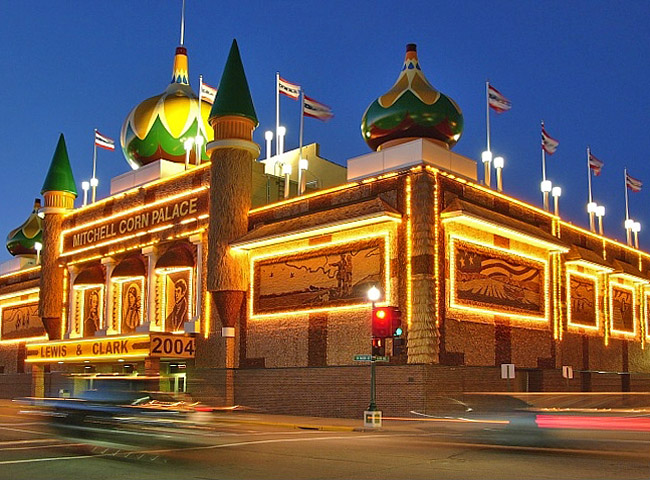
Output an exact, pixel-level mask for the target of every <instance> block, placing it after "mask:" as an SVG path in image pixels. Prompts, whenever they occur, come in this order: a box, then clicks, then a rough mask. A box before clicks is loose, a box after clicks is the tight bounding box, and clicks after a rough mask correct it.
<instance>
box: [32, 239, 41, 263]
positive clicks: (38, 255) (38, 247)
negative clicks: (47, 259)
mask: <svg viewBox="0 0 650 480" xmlns="http://www.w3.org/2000/svg"><path fill="white" fill-rule="evenodd" d="M34 250H36V265H39V264H40V263H41V250H43V244H42V243H41V242H34Z"/></svg>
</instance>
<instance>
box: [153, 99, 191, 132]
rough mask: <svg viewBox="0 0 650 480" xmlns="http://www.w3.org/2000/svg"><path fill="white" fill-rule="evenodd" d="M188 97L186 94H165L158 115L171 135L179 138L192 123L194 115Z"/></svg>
mask: <svg viewBox="0 0 650 480" xmlns="http://www.w3.org/2000/svg"><path fill="white" fill-rule="evenodd" d="M191 108H192V107H191V104H190V99H189V98H187V97H186V96H180V95H178V96H177V95H173V94H172V95H167V96H166V97H165V99H164V101H163V112H164V114H163V115H161V116H160V119H161V120H162V123H163V125H164V126H165V128H166V129H167V131H168V132H169V133H171V134H172V137H174V138H179V137H180V136H181V135H182V134H183V133H184V132H185V131H186V130H187V128H188V127H189V125H191V124H192V121H194V118H196V117H195V116H194V115H190V114H191Z"/></svg>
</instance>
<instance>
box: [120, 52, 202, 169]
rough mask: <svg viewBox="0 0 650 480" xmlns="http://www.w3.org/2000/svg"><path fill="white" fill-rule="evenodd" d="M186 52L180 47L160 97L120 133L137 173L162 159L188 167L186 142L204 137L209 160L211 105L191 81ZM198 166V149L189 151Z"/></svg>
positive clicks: (130, 117) (140, 110)
mask: <svg viewBox="0 0 650 480" xmlns="http://www.w3.org/2000/svg"><path fill="white" fill-rule="evenodd" d="M188 78H189V76H188V69H187V50H186V49H185V47H177V48H176V55H175V57H174V69H173V73H172V81H171V83H170V85H169V86H168V87H167V89H166V90H165V91H164V92H163V93H162V94H160V95H156V96H155V97H151V98H148V99H147V100H145V101H144V102H142V103H140V104H139V105H137V106H136V107H135V108H134V109H133V110H131V113H129V115H128V116H127V117H126V120H125V121H124V124H123V125H122V131H121V133H120V143H121V144H122V151H123V152H124V156H125V157H126V161H127V162H129V165H131V168H133V169H134V170H135V169H137V168H139V167H141V166H143V165H147V164H149V163H151V162H154V161H156V160H159V159H163V160H169V161H172V162H177V163H185V157H186V151H185V141H186V139H188V138H190V137H196V136H197V133H198V132H197V130H200V133H199V134H200V135H201V137H203V144H202V147H201V160H202V161H206V160H209V157H208V156H207V155H206V153H205V144H206V143H207V142H211V141H212V140H213V139H214V132H213V130H212V128H211V127H210V125H209V124H208V116H209V115H210V108H211V107H212V105H210V103H208V102H206V101H201V108H200V112H199V107H198V103H199V100H198V96H197V95H196V94H195V93H194V92H193V91H192V88H191V87H190V85H189V80H188ZM195 163H196V147H193V148H192V149H191V151H190V164H192V165H194V164H195Z"/></svg>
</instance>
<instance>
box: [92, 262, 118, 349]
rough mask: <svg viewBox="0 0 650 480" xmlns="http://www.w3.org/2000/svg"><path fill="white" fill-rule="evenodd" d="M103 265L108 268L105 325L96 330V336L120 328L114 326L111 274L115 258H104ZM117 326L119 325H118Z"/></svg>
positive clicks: (114, 331)
mask: <svg viewBox="0 0 650 480" xmlns="http://www.w3.org/2000/svg"><path fill="white" fill-rule="evenodd" d="M102 265H104V267H105V268H106V278H105V279H104V296H105V297H106V301H105V302H104V325H102V329H101V330H98V331H97V332H95V335H96V336H105V335H106V334H107V333H117V332H118V331H119V327H118V328H114V327H113V325H112V322H113V282H111V275H112V274H113V269H114V268H115V259H114V258H113V257H105V258H102ZM116 327H117V325H116Z"/></svg>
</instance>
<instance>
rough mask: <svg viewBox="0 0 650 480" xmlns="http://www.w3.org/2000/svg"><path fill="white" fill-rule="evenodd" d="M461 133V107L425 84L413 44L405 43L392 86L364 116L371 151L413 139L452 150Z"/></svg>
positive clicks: (363, 121)
mask: <svg viewBox="0 0 650 480" xmlns="http://www.w3.org/2000/svg"><path fill="white" fill-rule="evenodd" d="M462 132H463V113H462V112H461V110H460V108H459V107H458V105H456V102H454V101H453V100H452V99H451V98H449V97H448V96H446V95H444V94H442V93H440V92H439V91H437V90H436V89H435V88H434V87H433V86H432V85H431V84H430V83H429V82H428V81H427V79H426V77H425V76H424V74H423V73H422V70H421V69H420V63H419V62H418V56H417V52H416V46H415V44H412V43H410V44H408V45H407V46H406V58H405V59H404V66H403V67H402V72H401V73H400V75H399V77H398V78H397V81H396V82H395V85H393V87H392V88H391V89H390V90H389V91H388V92H387V93H385V94H384V95H382V96H381V97H379V98H378V99H377V100H375V101H374V102H372V103H371V104H370V106H369V107H368V109H367V110H366V112H365V113H364V114H363V118H362V120H361V134H362V135H363V139H364V140H365V141H366V143H367V144H368V146H369V147H370V148H372V149H373V150H380V149H381V147H382V146H383V145H385V146H390V145H395V144H398V143H403V142H405V141H408V140H413V139H416V138H430V139H432V140H435V141H436V142H437V143H440V144H441V145H444V146H445V147H447V148H451V147H453V146H454V145H456V143H457V142H458V139H459V138H460V136H461V134H462Z"/></svg>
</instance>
